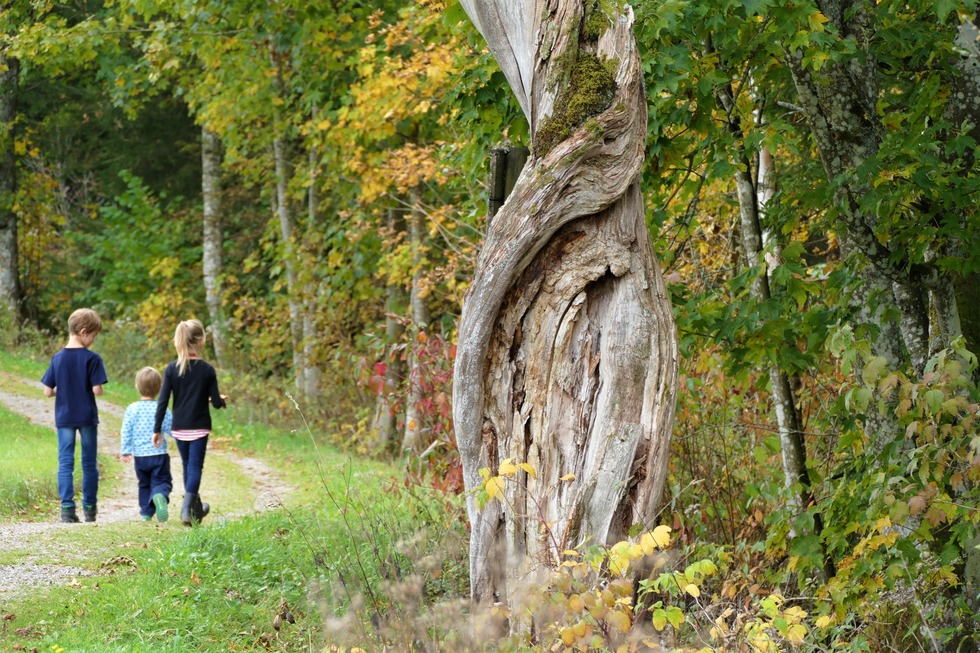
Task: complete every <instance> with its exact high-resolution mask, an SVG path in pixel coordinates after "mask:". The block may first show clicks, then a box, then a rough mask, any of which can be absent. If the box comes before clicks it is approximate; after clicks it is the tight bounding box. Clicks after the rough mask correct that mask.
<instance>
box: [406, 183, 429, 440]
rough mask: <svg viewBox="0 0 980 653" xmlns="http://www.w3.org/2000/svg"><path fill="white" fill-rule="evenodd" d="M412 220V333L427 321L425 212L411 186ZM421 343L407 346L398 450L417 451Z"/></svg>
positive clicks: (418, 191)
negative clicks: (405, 393)
mask: <svg viewBox="0 0 980 653" xmlns="http://www.w3.org/2000/svg"><path fill="white" fill-rule="evenodd" d="M411 197H412V200H411V201H412V221H411V223H410V225H409V239H410V242H411V247H412V288H411V291H410V293H409V307H410V308H411V313H412V328H413V331H414V332H415V333H416V334H423V333H424V332H425V329H426V328H427V326H428V324H429V311H428V309H427V308H426V305H425V297H423V296H422V281H423V279H424V277H425V274H424V273H423V270H422V263H423V260H424V252H425V212H424V211H423V210H422V191H421V189H419V188H415V189H413V190H412V195H411ZM420 346H422V343H421V342H420V341H419V340H418V339H416V340H415V342H413V343H411V344H410V345H409V348H408V365H409V370H408V393H407V394H408V396H407V398H406V405H405V436H404V438H403V439H402V451H411V452H414V453H421V451H422V449H423V448H424V447H423V443H422V425H421V419H420V417H421V416H420V415H419V404H420V403H421V401H422V399H423V393H424V391H425V388H424V385H423V379H422V374H423V372H422V367H421V361H420V360H419V357H418V348H419V347H420Z"/></svg>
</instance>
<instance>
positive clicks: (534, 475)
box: [518, 463, 538, 478]
mask: <svg viewBox="0 0 980 653" xmlns="http://www.w3.org/2000/svg"><path fill="white" fill-rule="evenodd" d="M518 467H520V468H521V469H523V470H524V471H525V472H527V473H528V474H529V475H530V476H531V478H537V477H538V474H537V472H535V471H534V467H532V466H531V465H529V464H527V463H521V464H520V465H518Z"/></svg>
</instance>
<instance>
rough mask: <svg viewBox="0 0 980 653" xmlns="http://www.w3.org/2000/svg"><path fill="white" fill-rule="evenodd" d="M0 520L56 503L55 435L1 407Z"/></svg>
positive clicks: (33, 511) (56, 450)
mask: <svg viewBox="0 0 980 653" xmlns="http://www.w3.org/2000/svg"><path fill="white" fill-rule="evenodd" d="M0 433H2V434H3V447H2V448H0V517H9V516H11V515H21V516H23V515H36V514H37V513H38V512H39V511H42V510H45V509H47V510H50V507H51V504H52V503H53V502H57V501H58V484H57V478H56V475H55V473H54V471H55V470H56V469H57V460H58V440H57V438H56V437H55V434H54V432H53V431H52V430H51V429H49V428H45V427H43V426H37V425H36V424H31V423H30V422H29V421H27V420H26V419H24V418H23V417H21V416H19V415H15V414H13V413H11V412H10V411H8V410H6V409H5V408H2V407H0Z"/></svg>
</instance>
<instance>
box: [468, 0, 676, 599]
mask: <svg viewBox="0 0 980 653" xmlns="http://www.w3.org/2000/svg"><path fill="white" fill-rule="evenodd" d="M582 5H583V3H581V2H577V1H572V0H557V1H548V2H546V1H545V0H539V1H535V0H525V1H518V0H496V1H481V2H477V1H476V0H464V1H463V6H464V7H465V9H466V11H467V12H468V13H469V15H470V17H471V18H472V19H473V21H474V23H475V24H476V26H477V28H478V29H479V30H480V31H481V32H482V33H483V35H484V36H485V37H486V40H487V42H488V44H489V46H490V49H491V50H492V51H493V52H494V54H495V56H496V57H497V60H498V63H499V64H500V66H501V68H502V69H503V71H504V73H505V75H506V76H507V79H508V81H509V82H510V85H511V88H512V89H513V90H514V92H515V94H516V95H517V99H518V101H519V103H520V105H521V107H522V108H523V109H524V111H525V113H526V115H527V116H528V119H529V122H530V125H531V129H532V133H533V134H534V143H533V145H534V152H533V154H532V156H531V158H530V159H529V161H528V163H527V167H526V168H525V170H524V172H523V173H522V175H521V177H520V179H519V181H518V183H517V186H516V187H515V188H514V191H513V193H512V194H511V196H510V197H509V198H508V199H507V201H506V203H505V204H504V205H503V207H502V208H501V209H500V211H499V212H498V213H497V215H496V217H495V218H494V220H493V222H492V224H491V225H490V227H489V229H488V232H487V236H486V240H485V242H484V245H483V249H482V250H481V252H480V255H479V259H478V261H477V265H476V271H475V276H474V280H473V284H472V285H471V287H470V290H469V292H468V294H467V297H466V301H465V303H464V305H463V313H462V317H461V320H460V328H459V334H460V335H459V344H458V349H457V357H456V367H455V376H454V385H453V418H454V422H455V426H456V436H457V441H458V443H459V448H460V454H461V458H462V462H463V476H464V482H465V484H466V487H467V488H468V489H472V488H475V487H478V486H479V485H480V482H481V478H480V475H479V470H480V468H484V467H486V468H490V469H491V470H492V471H493V472H496V469H497V467H498V465H499V463H500V462H501V461H502V460H504V459H506V458H513V459H515V460H516V461H526V462H528V463H530V464H531V465H532V466H533V467H534V469H535V470H536V474H535V475H534V476H531V475H529V474H526V473H523V472H522V473H521V475H520V477H519V479H518V481H519V482H517V483H509V484H507V486H506V490H505V495H506V499H505V501H502V502H500V501H493V502H491V503H490V504H488V505H487V506H486V507H485V508H484V509H482V510H480V509H478V507H477V505H476V503H475V499H474V496H473V494H468V496H467V512H468V515H469V518H470V522H471V526H472V531H471V539H470V573H471V576H470V582H471V592H472V596H473V598H474V599H475V600H477V601H491V600H495V599H496V600H503V601H506V600H507V597H508V589H507V585H508V582H509V581H513V580H514V579H516V578H519V577H520V576H521V574H522V571H523V570H524V569H526V568H527V565H534V564H537V563H544V564H549V563H554V562H555V561H556V559H557V557H558V556H559V554H560V551H561V550H563V549H564V548H567V547H570V546H575V545H578V544H581V543H583V542H586V541H591V542H597V543H608V542H610V541H611V540H614V539H617V538H619V537H621V536H622V535H623V534H624V533H625V532H626V530H627V529H628V528H629V527H630V526H631V525H634V524H639V525H643V526H648V527H649V526H652V525H653V520H654V518H655V515H656V512H657V509H658V507H659V503H660V499H661V494H662V490H663V484H664V477H665V473H666V463H667V454H668V447H669V438H670V429H671V426H672V422H673V413H674V401H675V395H676V383H677V343H676V332H675V327H674V323H673V316H672V313H671V307H670V301H669V297H668V295H667V291H666V287H665V285H664V281H663V278H662V275H661V273H660V269H659V267H658V265H657V262H656V259H655V257H654V255H653V248H652V246H651V242H650V236H649V233H648V231H647V228H646V224H645V220H644V211H643V203H642V200H641V197H640V191H639V183H638V176H639V171H640V166H641V163H642V159H643V150H644V140H645V137H646V99H645V96H644V93H643V86H642V78H641V73H640V67H639V58H638V52H637V50H636V46H635V42H634V40H633V34H632V22H633V20H632V18H633V16H632V11H631V9H630V8H629V6H628V5H626V4H622V5H617V6H615V7H613V6H610V5H606V4H605V3H603V4H602V11H608V12H610V14H608V15H600V16H593V17H592V18H593V19H595V18H598V19H599V22H601V24H602V26H603V29H602V30H601V35H598V38H597V40H592V41H589V40H587V39H586V38H580V34H581V33H580V29H579V28H580V25H582V23H583V18H584V17H583V16H582V13H581V12H582V10H583V6H582ZM596 11H599V10H596ZM593 24H595V21H594V22H593ZM592 38H593V39H595V36H594V35H593V37H592ZM589 56H592V57H596V58H597V59H598V60H599V61H605V62H607V63H608V65H609V67H610V68H611V69H613V72H612V78H613V79H614V80H615V81H614V87H613V88H612V89H610V90H611V91H612V92H611V96H610V101H609V102H608V104H606V105H605V106H606V108H600V109H598V112H597V113H595V114H594V115H593V116H592V117H590V118H588V119H587V120H585V121H584V124H583V123H581V122H580V123H577V124H573V125H570V126H569V131H568V132H567V133H565V134H564V135H563V136H562V137H561V138H558V139H557V140H555V141H554V145H553V146H552V147H544V146H543V145H542V143H541V135H542V127H543V126H544V124H546V122H547V120H548V118H553V117H554V114H556V113H557V112H559V111H560V110H561V109H562V107H563V106H565V105H566V104H567V97H561V98H560V99H559V96H560V94H562V93H568V92H571V93H577V92H581V91H580V90H576V89H575V88H574V85H573V84H570V81H569V79H570V76H571V73H570V70H571V69H572V68H573V67H574V66H576V65H577V64H578V62H581V61H582V60H583V58H585V57H589ZM593 60H595V59H593ZM570 85H571V86H572V87H573V88H572V89H571V90H570V89H569V88H568V87H569V86H570ZM569 474H573V475H574V480H572V481H565V482H563V481H561V480H560V479H562V478H563V477H565V478H567V476H566V475H569Z"/></svg>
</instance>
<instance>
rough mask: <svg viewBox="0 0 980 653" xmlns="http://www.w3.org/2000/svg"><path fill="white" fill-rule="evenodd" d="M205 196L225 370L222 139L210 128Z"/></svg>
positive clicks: (219, 358)
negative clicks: (222, 282)
mask: <svg viewBox="0 0 980 653" xmlns="http://www.w3.org/2000/svg"><path fill="white" fill-rule="evenodd" d="M201 194H202V197H203V202H204V246H203V250H204V299H205V302H206V303H207V307H208V314H209V316H210V318H211V326H212V342H213V343H214V356H215V361H216V362H217V364H218V367H224V366H225V365H226V364H227V362H228V361H227V359H226V356H225V353H226V352H225V343H226V337H227V329H226V326H225V319H224V312H223V309H222V293H221V261H222V250H223V242H222V236H221V138H220V137H219V136H218V135H217V134H216V133H214V132H213V131H211V130H210V129H208V128H207V127H202V128H201Z"/></svg>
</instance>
